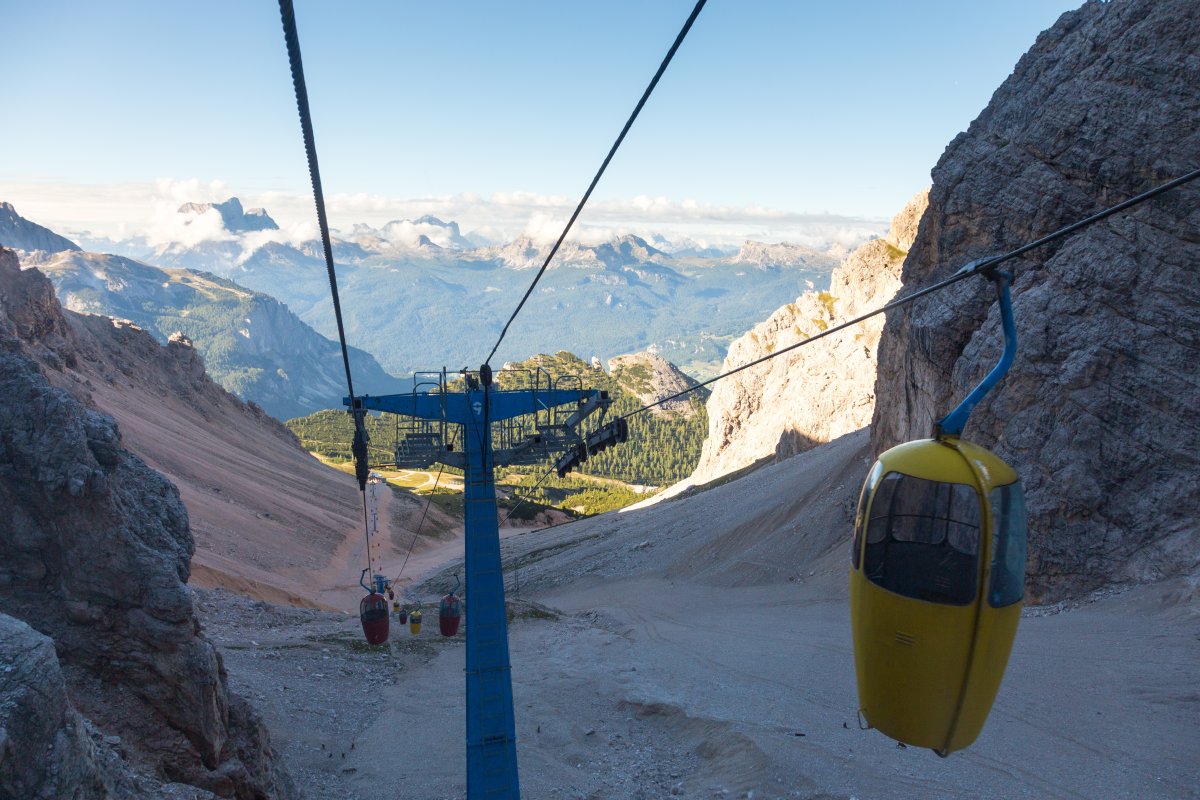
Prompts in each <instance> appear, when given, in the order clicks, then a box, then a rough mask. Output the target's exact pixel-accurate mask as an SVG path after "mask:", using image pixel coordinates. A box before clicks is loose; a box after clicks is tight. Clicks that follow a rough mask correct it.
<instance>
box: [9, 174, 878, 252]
mask: <svg viewBox="0 0 1200 800" xmlns="http://www.w3.org/2000/svg"><path fill="white" fill-rule="evenodd" d="M235 195H236V196H238V197H239V198H241V200H242V202H243V204H244V205H246V206H247V207H253V206H262V207H264V208H266V209H267V211H268V212H269V213H270V214H271V216H272V217H273V218H274V219H275V220H276V221H277V222H278V223H279V225H280V227H281V230H280V231H270V232H265V231H264V232H261V234H256V235H255V237H254V238H253V239H252V240H251V241H253V242H255V243H256V245H258V246H261V244H262V243H265V242H267V241H283V242H290V243H296V242H298V241H302V240H304V239H311V238H313V237H315V235H316V223H315V218H316V215H315V212H314V210H313V201H312V197H311V195H308V194H307V193H305V194H296V193H288V192H276V191H272V192H242V191H238V190H236V188H234V187H229V186H228V185H226V184H225V183H223V182H221V181H200V180H195V179H192V180H166V179H164V180H159V181H155V182H154V183H142V184H134V183H130V184H113V185H105V186H97V185H69V184H49V183H0V200H8V201H9V202H12V203H13V204H14V205H15V206H16V207H17V210H18V212H20V213H21V214H23V215H24V216H26V217H28V218H30V219H33V220H34V221H35V222H38V223H40V224H42V225H46V226H48V227H50V228H53V229H55V230H58V231H60V232H62V233H65V234H69V233H70V232H72V231H81V230H88V231H91V232H92V233H93V234H95V235H100V236H111V237H114V238H128V237H130V236H133V235H137V234H140V235H143V236H146V237H147V238H149V239H151V240H153V241H156V242H158V241H165V240H168V239H170V240H174V241H180V240H181V236H180V235H179V233H180V231H179V227H178V223H179V220H178V219H176V218H177V217H180V216H181V215H178V214H176V213H175V211H176V209H178V207H179V205H180V204H182V203H184V202H189V201H197V202H213V201H221V200H225V199H227V198H228V197H231V196H235ZM577 202H578V201H577V200H576V199H574V198H567V197H560V196H553V195H543V194H538V193H536V192H524V191H513V192H498V193H494V194H491V195H487V196H483V195H479V194H476V193H470V192H468V193H462V194H455V195H441V196H428V197H414V198H390V197H384V196H382V195H375V194H366V193H356V194H348V193H341V194H333V195H328V196H327V198H326V203H327V210H328V213H329V219H330V225H331V227H333V228H334V229H335V230H336V231H345V232H348V231H350V229H351V228H352V227H353V225H355V224H356V223H366V224H368V225H370V226H372V227H375V228H381V229H382V228H383V226H385V225H386V224H387V223H388V222H391V221H393V220H398V219H410V220H411V219H416V218H418V217H420V216H422V215H425V214H432V215H433V216H436V217H438V218H439V219H442V220H444V221H451V220H453V221H456V222H458V223H459V225H460V226H461V229H462V232H463V234H464V235H467V236H470V235H473V234H475V235H479V236H482V237H483V238H486V239H488V240H491V241H506V240H511V239H513V238H515V237H516V236H518V235H520V234H521V233H527V234H529V235H530V236H532V237H533V238H534V239H535V240H537V241H539V242H546V241H554V240H555V239H557V238H558V235H559V233H560V232H561V231H562V226H563V225H564V224H565V222H566V220H567V219H568V218H569V217H570V215H571V212H572V211H574V208H575V204H576V203H577ZM195 224H196V223H195V222H193V226H188V227H191V228H192V230H190V231H187V233H186V236H188V237H191V240H193V241H195V240H204V239H203V238H202V237H209V238H210V239H219V238H220V237H221V236H222V235H223V234H222V231H220V230H217V229H216V228H215V227H214V226H213V225H212V223H211V221H209V220H207V219H206V220H205V221H203V222H202V223H201V227H198V228H196V227H194V226H195ZM401 227H403V226H401ZM886 229H887V220H883V219H870V218H856V217H840V216H835V215H830V214H809V213H803V212H794V211H788V210H783V209H774V208H766V207H761V206H716V205H711V204H707V203H700V202H697V201H695V200H692V199H688V198H684V199H679V200H674V199H670V198H667V197H649V196H645V195H641V196H637V197H632V198H623V199H609V200H593V201H592V202H591V203H589V205H588V207H587V208H585V209H584V212H583V214H582V216H581V217H580V219H579V220H578V221H577V222H576V225H575V228H574V230H573V231H572V236H571V239H572V240H574V241H579V242H584V243H594V242H597V241H602V240H605V239H607V238H611V236H613V235H617V234H624V233H635V234H637V235H639V236H642V237H644V238H650V237H651V236H653V235H654V234H655V233H658V234H661V235H663V236H665V237H666V238H667V239H669V240H672V241H678V240H684V239H687V240H690V241H693V242H695V243H696V244H697V245H700V246H723V247H731V246H737V245H739V244H741V243H742V242H743V241H745V240H747V239H753V240H757V241H765V242H781V241H788V242H794V243H797V244H805V245H809V246H813V247H829V246H834V245H839V246H843V247H852V246H855V245H857V244H859V243H861V242H862V241H864V240H865V239H867V238H868V237H870V236H872V235H880V234H882V233H883V232H884V231H886ZM421 233H424V234H425V235H427V236H429V237H430V239H432V240H433V241H435V242H437V243H438V244H442V243H443V242H442V241H441V239H443V238H444V237H445V232H444V230H443V229H441V228H437V227H436V226H411V230H409V229H401V228H397V229H396V230H395V231H394V232H393V235H394V236H396V237H397V239H403V238H405V237H411V240H412V241H413V242H415V240H416V236H418V235H420V234H421ZM435 233H436V234H437V236H435V235H434V234H435ZM225 236H227V234H225Z"/></svg>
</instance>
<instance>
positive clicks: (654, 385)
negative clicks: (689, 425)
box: [608, 353, 708, 417]
mask: <svg viewBox="0 0 1200 800" xmlns="http://www.w3.org/2000/svg"><path fill="white" fill-rule="evenodd" d="M608 371H609V374H611V375H612V377H613V380H615V381H616V382H617V385H618V386H620V387H621V388H622V389H624V390H625V391H627V392H629V393H630V394H632V395H633V396H634V397H636V398H637V401H638V403H640V404H641V405H644V406H645V405H649V404H651V403H657V402H658V401H660V400H663V399H664V398H667V397H671V396H672V395H676V394H679V393H680V392H684V391H687V390H688V389H690V388H692V387H693V386H695V385H696V381H695V380H693V379H692V378H690V377H688V376H687V375H685V374H684V373H683V372H682V371H680V369H679V367H677V366H675V365H674V364H672V363H671V362H670V361H667V360H666V359H665V358H663V357H662V356H660V355H657V354H655V353H630V354H627V355H623V356H617V357H616V358H611V359H609V361H608ZM707 397H708V390H707V389H697V390H696V391H695V392H691V393H689V394H688V395H686V396H684V397H680V398H677V399H675V400H667V401H666V402H664V403H662V404H661V405H657V406H655V407H654V408H652V409H650V413H651V414H655V415H657V416H663V415H667V414H679V415H681V416H685V417H692V416H695V415H696V414H697V413H699V406H698V405H697V404H696V402H695V401H700V403H701V404H702V403H703V401H704V400H705V398H707Z"/></svg>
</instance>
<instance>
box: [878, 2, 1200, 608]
mask: <svg viewBox="0 0 1200 800" xmlns="http://www.w3.org/2000/svg"><path fill="white" fill-rule="evenodd" d="M1197 53H1200V14H1197V13H1196V6H1195V3H1194V2H1191V0H1120V1H1117V0H1114V2H1109V3H1097V2H1089V3H1087V4H1086V5H1084V6H1083V7H1082V8H1081V9H1079V10H1078V11H1074V12H1071V13H1068V14H1065V15H1063V17H1062V18H1061V19H1060V20H1059V21H1058V22H1057V23H1056V24H1055V25H1054V27H1053V28H1051V29H1050V30H1048V31H1047V32H1045V33H1044V34H1042V36H1040V37H1039V38H1038V40H1037V42H1036V44H1035V45H1034V46H1033V48H1032V49H1031V50H1030V51H1029V53H1027V54H1026V55H1025V56H1024V57H1023V58H1022V59H1021V61H1020V62H1019V63H1018V64H1017V67H1016V69H1015V71H1014V73H1013V75H1012V76H1011V77H1010V78H1009V79H1008V80H1007V81H1006V82H1005V83H1004V84H1003V85H1002V86H1001V87H1000V88H999V89H998V90H997V91H996V93H995V95H994V96H993V98H992V101H991V103H990V105H989V106H988V107H987V108H986V109H985V110H984V111H983V113H982V114H981V115H980V116H979V118H978V119H977V120H975V122H974V123H972V124H971V126H970V129H969V130H968V131H967V132H966V133H963V134H960V135H959V136H958V137H957V138H956V139H955V140H954V141H953V142H951V144H950V146H949V147H948V148H947V150H946V152H945V154H944V155H943V156H942V159H941V161H939V163H938V165H937V167H936V168H935V169H934V171H933V187H932V189H931V191H930V195H929V210H928V212H927V213H926V215H925V217H924V219H923V221H922V222H921V227H920V233H919V235H918V236H917V238H916V241H915V242H914V244H913V247H912V250H911V252H910V253H909V256H908V259H907V260H906V262H905V264H904V273H903V281H904V286H905V289H906V290H908V289H916V288H919V287H920V286H922V285H926V284H929V283H931V282H933V281H935V280H937V279H940V278H944V277H946V276H947V275H949V274H950V273H951V272H952V271H954V270H955V269H957V268H958V267H959V266H961V265H962V264H963V263H965V262H966V261H968V260H970V259H972V258H977V257H980V256H985V255H989V254H994V253H999V252H1004V251H1006V250H1009V249H1012V248H1014V247H1016V246H1018V245H1020V244H1023V243H1025V242H1028V241H1031V240H1033V239H1036V238H1037V237H1039V236H1043V235H1045V234H1047V233H1049V232H1051V231H1053V230H1055V229H1057V228H1060V227H1062V226H1064V225H1066V224H1068V223H1070V222H1073V221H1075V220H1077V219H1080V218H1083V217H1085V216H1087V215H1089V214H1091V213H1093V212H1095V211H1097V210H1099V209H1101V208H1103V207H1105V206H1109V205H1112V204H1114V203H1116V202H1118V201H1120V200H1123V199H1125V198H1127V197H1130V196H1132V195H1134V194H1137V193H1138V192H1141V191H1143V190H1145V189H1147V188H1150V187H1151V186H1154V185H1156V184H1158V183H1161V182H1163V181H1165V180H1167V179H1169V178H1172V177H1175V176H1178V175H1180V174H1183V173H1185V172H1187V171H1189V170H1191V169H1194V168H1196V167H1197V166H1198V164H1200V162H1197V156H1198V154H1200V126H1197V124H1196V121H1197V120H1198V119H1200V94H1197V92H1196V87H1197V86H1200V58H1197V55H1196V54H1197ZM1198 230H1200V187H1198V186H1195V185H1194V184H1193V185H1190V186H1188V187H1186V188H1183V189H1178V190H1175V191H1174V192H1172V193H1170V194H1168V195H1165V196H1163V197H1161V198H1160V199H1156V200H1154V201H1152V202H1150V203H1148V204H1146V205H1143V206H1141V207H1139V208H1137V209H1136V210H1134V211H1131V212H1129V213H1125V214H1122V215H1119V216H1116V217H1113V218H1111V219H1109V220H1107V221H1105V222H1102V223H1099V224H1097V225H1094V226H1092V227H1090V228H1087V229H1086V230H1084V231H1082V232H1080V233H1078V234H1076V235H1074V236H1072V237H1070V238H1068V239H1066V240H1064V241H1061V242H1059V243H1057V244H1055V245H1053V246H1050V247H1044V248H1042V249H1039V250H1036V251H1033V252H1031V253H1030V254H1028V256H1026V258H1025V260H1022V261H1018V262H1015V263H1012V264H1010V266H1011V267H1012V268H1013V269H1014V270H1015V272H1016V274H1017V278H1016V283H1015V285H1014V288H1013V296H1014V306H1015V316H1016V321H1017V328H1018V333H1019V337H1020V350H1019V351H1018V354H1017V358H1016V363H1015V364H1014V366H1013V368H1012V371H1011V372H1010V373H1009V375H1008V377H1007V378H1006V379H1005V381H1004V382H1003V384H1002V385H1001V386H1000V387H999V388H998V389H997V390H996V391H994V392H993V393H992V394H991V395H990V396H989V397H988V399H987V400H986V401H985V402H984V403H982V404H981V405H980V406H979V408H978V409H977V410H976V411H975V413H974V415H973V416H972V418H971V423H970V424H969V425H968V427H967V430H966V436H967V437H968V438H971V439H973V440H975V441H977V442H979V443H980V444H983V445H985V446H987V447H990V448H992V449H994V450H995V451H996V452H997V453H998V454H999V455H1001V456H1002V457H1003V458H1005V459H1006V460H1008V461H1009V462H1010V463H1012V464H1013V465H1014V466H1015V467H1016V468H1017V469H1018V470H1019V471H1020V473H1021V475H1022V477H1023V479H1024V481H1025V485H1026V490H1027V494H1028V500H1029V512H1030V537H1031V538H1030V561H1029V569H1030V589H1031V591H1032V594H1033V595H1034V596H1035V597H1039V598H1055V597H1059V596H1062V595H1064V594H1069V593H1077V592H1080V591H1086V590H1089V589H1093V588H1096V587H1099V586H1102V585H1105V584H1108V583H1113V582H1115V583H1121V582H1131V581H1147V580H1154V579H1157V578H1161V577H1164V576H1168V575H1172V574H1179V573H1187V572H1193V573H1194V572H1195V571H1196V570H1197V568H1198V562H1197V555H1198V553H1200V547H1198V546H1197V544H1198V542H1200V529H1198V527H1197V525H1198V523H1197V513H1196V511H1197V508H1200V463H1198V459H1197V453H1200V427H1197V424H1196V420H1197V419H1200V392H1198V391H1197V388H1196V387H1197V383H1198V373H1197V352H1198V351H1200V281H1197V273H1196V264H1198V263H1200V236H1198V235H1197V231H1198ZM994 297H995V294H994V290H993V289H992V288H991V287H990V286H989V285H988V284H987V283H986V282H985V281H983V280H976V281H968V282H964V283H961V284H958V285H957V286H955V287H953V288H952V289H950V290H948V291H945V292H942V293H940V294H938V295H936V296H932V297H930V298H927V299H925V300H923V301H920V302H918V303H916V304H914V305H913V306H911V307H909V308H908V309H906V310H903V311H897V312H895V313H893V314H891V315H889V317H888V321H887V326H886V329H885V331H884V335H883V340H882V342H881V345H880V355H879V379H878V383H877V388H876V394H877V397H878V400H877V403H876V408H875V417H874V423H873V446H874V448H875V450H876V451H877V452H878V451H880V450H882V449H884V448H886V447H889V446H891V445H893V444H895V443H897V442H900V441H903V440H907V439H911V438H920V437H925V436H928V435H930V432H931V429H932V426H933V422H934V420H936V419H938V418H940V416H942V415H943V414H945V413H946V411H947V410H948V409H949V408H950V407H951V406H952V405H953V404H954V402H956V401H957V399H958V398H961V397H962V396H963V394H964V393H965V392H966V391H968V389H969V387H970V386H971V385H973V384H974V383H975V382H977V381H978V380H979V378H980V377H981V376H982V375H983V373H984V372H985V371H986V370H987V369H988V368H989V367H990V366H991V364H992V363H994V361H995V360H996V358H997V356H998V354H999V350H1000V347H1001V333H1000V329H999V319H998V311H997V307H996V303H995V300H994Z"/></svg>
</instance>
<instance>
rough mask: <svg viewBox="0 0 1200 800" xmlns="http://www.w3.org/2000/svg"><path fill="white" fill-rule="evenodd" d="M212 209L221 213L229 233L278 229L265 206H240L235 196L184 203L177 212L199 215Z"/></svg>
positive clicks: (240, 202)
mask: <svg viewBox="0 0 1200 800" xmlns="http://www.w3.org/2000/svg"><path fill="white" fill-rule="evenodd" d="M213 209H215V210H216V212H217V213H218V214H220V215H221V222H222V223H223V224H224V225H225V230H227V231H229V232H230V233H249V232H250V231H277V230H279V225H278V224H276V222H275V220H273V219H271V216H270V215H269V214H268V213H267V210H266V209H265V208H242V201H241V200H238V199H237V198H236V197H231V198H229V199H228V200H226V201H225V202H224V203H184V204H183V205H181V206H180V207H179V213H180V214H187V215H192V214H196V215H199V214H205V213H207V212H208V211H210V210H213Z"/></svg>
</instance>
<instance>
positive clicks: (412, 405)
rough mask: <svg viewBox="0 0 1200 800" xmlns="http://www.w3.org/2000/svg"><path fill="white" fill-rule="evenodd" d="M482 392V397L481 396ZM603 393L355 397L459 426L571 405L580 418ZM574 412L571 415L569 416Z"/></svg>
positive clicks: (374, 407)
mask: <svg viewBox="0 0 1200 800" xmlns="http://www.w3.org/2000/svg"><path fill="white" fill-rule="evenodd" d="M485 394H486V397H485ZM604 394H607V393H606V392H601V391H600V390H599V389H541V390H536V391H534V390H528V389H519V390H503V389H495V388H493V389H491V390H490V391H487V392H486V393H485V391H484V390H483V389H473V390H468V391H465V392H447V393H445V394H439V393H436V392H430V393H425V394H419V393H408V394H386V395H360V396H359V397H358V398H357V400H358V403H359V407H360V408H365V409H368V410H370V411H386V412H388V413H390V414H404V415H407V416H410V417H419V418H421V419H431V420H445V421H446V422H452V423H457V424H460V425H469V424H479V423H482V422H483V420H484V412H485V411H486V412H487V419H488V420H489V421H492V422H495V421H497V420H502V419H511V418H513V417H519V416H522V415H524V414H533V413H535V412H537V411H544V410H546V409H548V408H554V407H557V406H563V405H568V404H575V405H576V406H578V409H579V412H577V413H581V412H584V411H585V409H586V413H582V415H581V416H580V418H581V419H582V417H584V416H587V414H589V413H591V412H592V411H593V410H595V408H597V407H598V405H599V404H601V403H603V402H604V401H605V400H607V398H603V399H602V395H604ZM342 404H343V405H345V406H346V407H347V408H349V407H351V403H350V398H349V397H344V398H342ZM574 416H576V414H572V417H574Z"/></svg>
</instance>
